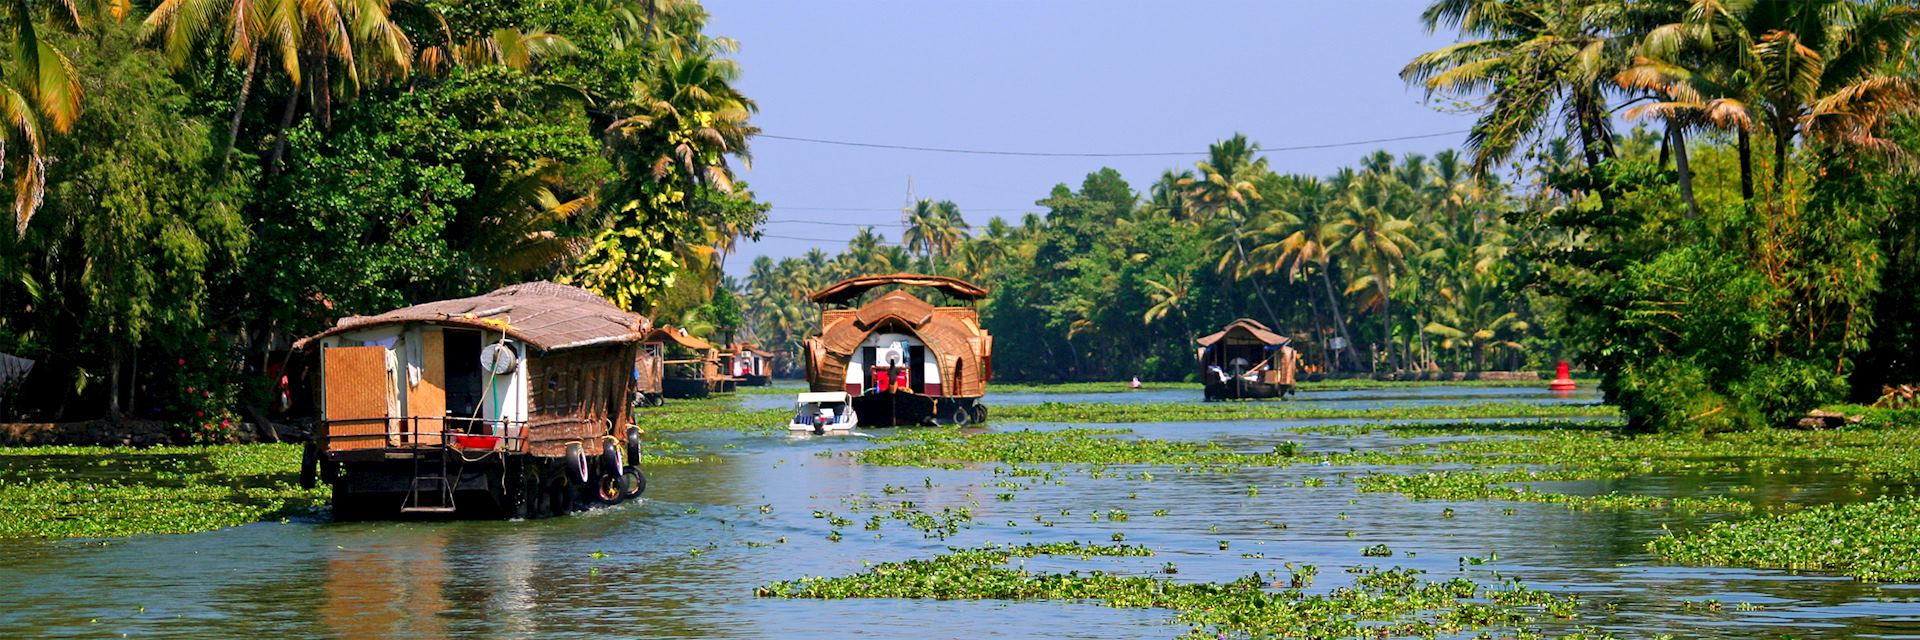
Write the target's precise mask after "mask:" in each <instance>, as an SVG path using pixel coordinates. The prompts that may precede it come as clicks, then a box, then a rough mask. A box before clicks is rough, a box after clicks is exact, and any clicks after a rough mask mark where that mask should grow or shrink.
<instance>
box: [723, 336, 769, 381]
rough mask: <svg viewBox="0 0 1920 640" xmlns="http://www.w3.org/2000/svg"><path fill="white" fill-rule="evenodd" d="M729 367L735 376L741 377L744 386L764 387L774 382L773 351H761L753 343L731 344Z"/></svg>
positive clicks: (728, 350) (728, 359)
mask: <svg viewBox="0 0 1920 640" xmlns="http://www.w3.org/2000/svg"><path fill="white" fill-rule="evenodd" d="M727 352H728V354H730V356H731V357H730V358H727V362H726V364H727V369H728V370H729V371H731V372H732V373H733V377H735V378H738V379H740V386H743V387H764V386H767V385H771V384H773V358H774V356H773V353H772V352H769V351H761V350H760V348H759V347H757V346H754V345H753V344H751V343H746V342H740V343H735V344H732V345H729V346H728V347H727Z"/></svg>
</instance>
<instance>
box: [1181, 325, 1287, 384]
mask: <svg viewBox="0 0 1920 640" xmlns="http://www.w3.org/2000/svg"><path fill="white" fill-rule="evenodd" d="M1195 342H1197V343H1199V344H1200V352H1199V361H1200V381H1201V383H1202V384H1203V386H1204V387H1205V392H1206V398H1207V399H1208V400H1239V399H1247V398H1279V397H1284V396H1286V395H1287V394H1290V393H1293V384H1294V379H1293V376H1294V370H1295V369H1296V368H1298V365H1299V361H1300V353H1299V352H1298V351H1295V350H1294V349H1293V347H1292V346H1291V345H1290V344H1289V343H1290V342H1292V341H1291V340H1288V339H1287V337H1286V336H1283V335H1280V334H1277V333H1274V332H1273V330H1271V329H1268V328H1267V327H1266V325H1263V324H1260V323H1259V322H1256V321H1253V320H1250V319H1247V318H1241V319H1239V320H1235V321H1233V322H1232V323H1229V324H1228V325H1227V326H1226V327H1225V328H1223V329H1221V330H1220V331H1218V332H1215V333H1212V334H1209V335H1206V336H1203V337H1201V338H1200V339H1199V340H1196V341H1195Z"/></svg>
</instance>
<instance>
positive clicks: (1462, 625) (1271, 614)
mask: <svg viewBox="0 0 1920 640" xmlns="http://www.w3.org/2000/svg"><path fill="white" fill-rule="evenodd" d="M1035 555H1066V556H1080V557H1082V558H1093V557H1095V556H1147V555H1152V551H1150V550H1147V549H1145V548H1142V547H1130V546H1126V545H1114V546H1100V545H1088V544H1080V543H1064V544H1053V545H1027V546H1018V547H987V548H982V549H970V550H961V549H956V550H954V551H952V552H951V553H948V554H945V555H940V556H935V557H933V558H929V559H925V560H906V561H902V562H888V563H882V564H878V565H874V566H873V567H871V568H870V569H868V570H867V571H866V572H864V573H860V574H856V575H851V576H844V577H837V578H819V577H809V578H801V579H798V580H788V581H782V582H775V583H773V584H769V585H766V586H763V587H760V588H758V589H756V590H755V594H756V595H758V596H761V597H772V598H819V599H845V598H921V599H934V600H989V599H990V600H1085V601H1094V602H1099V603H1101V604H1104V605H1106V606H1109V607H1117V608H1157V609H1170V610H1174V611H1177V612H1179V613H1178V620H1180V621H1181V622H1184V623H1187V624H1190V625H1192V629H1190V630H1189V631H1188V632H1187V634H1186V636H1185V637H1188V638H1219V637H1280V638H1353V637H1369V638H1393V637H1433V636H1437V635H1441V634H1458V633H1463V632H1467V631H1474V630H1482V629H1499V630H1511V631H1514V632H1515V633H1516V634H1531V633H1532V632H1531V631H1530V630H1529V629H1528V627H1529V626H1530V625H1532V624H1533V623H1535V622H1536V621H1537V620H1538V616H1539V615H1541V614H1545V615H1550V616H1553V617H1556V618H1562V619H1572V618H1575V617H1576V616H1577V614H1576V612H1575V608H1576V606H1577V604H1578V600H1577V599H1575V598H1573V597H1561V596H1556V595H1553V594H1551V593H1546V592H1542V591H1535V590H1532V589H1528V588H1526V587H1525V586H1523V585H1520V584H1518V583H1513V582H1505V583H1501V584H1499V585H1496V586H1486V585H1482V584H1479V583H1475V582H1473V581H1471V580H1468V579H1466V578H1453V579H1451V580H1445V581H1428V580H1424V579H1422V578H1421V577H1420V576H1421V575H1422V572H1420V571H1419V570H1414V569H1401V568H1392V569H1379V568H1356V569H1355V570H1354V571H1353V572H1354V573H1357V574H1358V576H1357V577H1356V578H1355V586H1353V587H1343V588H1339V589H1334V590H1333V591H1331V592H1329V593H1325V594H1307V593H1305V592H1303V591H1302V590H1301V589H1299V588H1297V587H1292V588H1284V589H1281V588H1279V585H1269V584H1268V580H1267V579H1266V578H1265V577H1264V576H1262V575H1260V574H1254V575H1249V576H1246V577H1244V578H1241V579H1239V580H1235V581H1232V582H1227V583H1187V582H1175V581H1173V580H1171V579H1168V578H1165V577H1159V576H1151V575H1135V576H1129V575H1118V574H1113V573H1108V572H1103V571H1092V572H1087V573H1081V572H1078V571H1076V572H1072V573H1065V574H1058V573H1032V572H1029V571H1027V570H1025V569H1023V568H1015V567H1008V566H1005V564H1006V563H1007V562H1008V561H1009V560H1011V559H1014V558H1026V557H1033V556H1035ZM1169 566H1170V565H1169ZM1160 573H1161V574H1162V575H1164V574H1167V573H1171V571H1169V570H1168V568H1167V567H1163V568H1162V569H1161V570H1160ZM1299 575H1300V574H1298V573H1296V574H1295V579H1294V580H1293V583H1294V584H1295V585H1298V584H1299V583H1301V582H1303V581H1302V580H1300V579H1299ZM1307 581H1310V579H1309V580H1307ZM1570 637H1573V636H1570ZM1579 637H1608V636H1604V635H1602V636H1579Z"/></svg>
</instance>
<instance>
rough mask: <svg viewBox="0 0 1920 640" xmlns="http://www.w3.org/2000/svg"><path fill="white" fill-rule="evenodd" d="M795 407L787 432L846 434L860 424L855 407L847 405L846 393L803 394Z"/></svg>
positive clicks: (794, 403)
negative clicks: (854, 410)
mask: <svg viewBox="0 0 1920 640" xmlns="http://www.w3.org/2000/svg"><path fill="white" fill-rule="evenodd" d="M793 405H794V412H793V422H791V423H789V424H788V425H787V430H789V431H792V432H795V433H813V434H824V433H833V432H840V433H844V432H848V431H852V430H853V425H855V424H858V423H859V418H858V417H857V416H855V415H854V414H853V407H852V406H851V405H849V404H847V393H846V392H845V391H827V392H815V393H802V394H800V395H798V396H796V397H795V398H794V400H793Z"/></svg>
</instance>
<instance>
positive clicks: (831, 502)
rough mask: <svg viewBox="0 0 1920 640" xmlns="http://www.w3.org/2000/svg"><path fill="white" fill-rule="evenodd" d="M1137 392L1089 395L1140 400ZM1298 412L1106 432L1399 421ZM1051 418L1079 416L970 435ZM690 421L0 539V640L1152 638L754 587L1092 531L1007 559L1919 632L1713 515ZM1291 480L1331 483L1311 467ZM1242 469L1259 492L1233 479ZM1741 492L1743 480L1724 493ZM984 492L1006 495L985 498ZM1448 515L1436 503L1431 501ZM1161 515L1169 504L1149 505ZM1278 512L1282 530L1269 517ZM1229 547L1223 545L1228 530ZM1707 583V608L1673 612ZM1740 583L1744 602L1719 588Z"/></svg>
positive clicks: (1623, 616) (1809, 630)
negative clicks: (951, 531)
mask: <svg viewBox="0 0 1920 640" xmlns="http://www.w3.org/2000/svg"><path fill="white" fill-rule="evenodd" d="M1490 393H1491V394H1495V395H1500V396H1502V397H1500V398H1497V399H1498V400H1500V401H1540V402H1549V401H1553V402H1558V401H1563V400H1562V399H1560V398H1556V397H1553V396H1550V395H1545V394H1539V393H1537V392H1530V391H1528V390H1524V389H1522V390H1512V391H1509V390H1505V389H1486V388H1447V387H1438V388H1435V387H1422V388H1418V389H1407V390H1382V391H1370V392H1324V394H1325V395H1324V396H1323V397H1314V396H1316V395H1319V394H1313V393H1303V394H1301V396H1300V398H1299V399H1300V401H1302V402H1303V403H1305V402H1313V403H1322V402H1324V403H1328V404H1329V405H1334V406H1344V405H1335V404H1334V403H1348V402H1354V403H1361V405H1360V406H1396V405H1394V404H1393V403H1399V402H1412V401H1422V402H1424V401H1438V402H1461V401H1485V400H1488V398H1485V397H1480V396H1484V395H1488V394H1490ZM1369 394H1371V395H1369ZM1186 395H1188V396H1192V395H1196V394H1194V393H1188V394H1186ZM757 397H759V396H752V395H749V396H743V401H748V402H751V401H754V399H755V398H757ZM1136 398H1138V396H1134V395H1132V394H1111V395H1110V397H1107V398H1104V399H1107V400H1112V401H1142V400H1137V399H1136ZM1054 399H1055V400H1062V399H1064V398H1058V397H1056V398H1054ZM1186 399H1189V400H1191V399H1192V398H1191V397H1189V398H1186ZM994 400H996V401H1001V402H1010V400H1007V399H1000V398H994ZM1145 401H1160V400H1145ZM1587 401H1591V398H1590V397H1589V398H1588V399H1587ZM1369 403H1370V404H1369ZM1316 406H1319V405H1317V404H1316ZM1305 424H1325V422H1311V423H1309V422H1288V421H1240V422H1197V423H1155V424H1121V425H1101V426H1112V427H1118V428H1127V429H1132V430H1133V431H1134V433H1135V436H1136V437H1154V438H1169V439H1211V440H1216V441H1220V442H1223V443H1227V444H1229V446H1234V447H1245V448H1248V449H1256V450H1257V449H1266V448H1269V447H1271V446H1273V445H1274V444H1276V443H1279V442H1283V441H1294V442H1299V443H1301V444H1302V445H1303V447H1305V448H1306V449H1308V450H1339V451H1345V450H1349V449H1361V450H1365V449H1369V448H1391V447H1397V446H1400V445H1404V444H1408V443H1409V442H1412V441H1411V440H1408V439H1404V438H1389V437H1384V436H1377V435H1370V436H1357V437H1347V436H1328V435H1313V434H1303V433H1300V432H1298V431H1297V430H1296V429H1297V428H1298V427H1300V426H1302V425H1305ZM1062 426H1071V425H1023V424H994V425H992V426H991V427H990V428H992V429H999V430H1011V429H1023V428H1035V429H1048V428H1060V427H1062ZM683 440H686V441H688V442H689V443H691V444H693V445H695V446H697V447H700V448H704V449H706V450H708V451H710V452H712V453H714V454H716V456H717V457H716V459H715V460H714V461H711V462H702V463H698V464H686V465H672V466H660V467H655V468H650V469H648V475H649V480H650V482H649V488H648V490H647V494H646V496H647V497H646V499H645V500H642V501H639V502H635V503H629V504H625V505H621V506H618V507H613V508H608V509H603V510H599V511H594V512H590V513H585V514H580V515H576V516H572V517H566V518H557V519H547V520H539V521H531V522H447V523H347V524H335V523H331V522H328V521H327V518H326V517H325V515H324V514H318V515H316V516H314V517H311V518H306V519H298V520H294V521H290V522H285V523H279V522H272V523H260V524H254V525H247V526H242V527H235V528H231V529H226V530H221V531H215V532H210V533H201V534H191V535H166V536H139V537H133V538H121V539H112V540H69V541H60V542H19V541H14V542H9V543H7V545H6V546H5V547H4V548H0V603H4V604H3V605H0V637H9V638H11V637H119V636H121V635H122V634H125V635H128V636H131V637H163V638H164V637H178V638H278V637H289V638H290V637H335V638H375V637H409V638H440V637H524V638H532V637H541V638H547V637H579V638H613V637H648V638H693V637H740V638H843V637H870V638H930V637H932V638H947V637H953V638H959V637H966V638H1011V637H1020V638H1024V637H1067V638H1171V637H1174V636H1177V635H1179V634H1181V633H1183V632H1184V631H1186V626H1185V625H1180V624H1177V623H1174V622H1172V617H1173V613H1172V612H1168V611H1159V610H1130V609H1112V608H1107V607H1103V606H1098V605H1094V604H1087V603H1076V602H1017V603H1011V602H995V601H964V602H936V601H914V600H843V601H818V600H775V599H762V598H755V597H754V596H753V589H754V587H756V586H759V585H762V584H765V583H768V582H771V581H775V580H780V579H789V578H795V577H799V576H803V575H843V574H850V573H856V572H859V571H861V570H862V569H863V565H864V563H867V562H880V561H888V560H901V559H906V558H915V557H926V556H930V555H934V554H937V553H940V552H942V551H944V550H946V549H947V548H948V547H950V546H953V547H971V546H979V545H983V544H988V543H1025V542H1052V541H1085V542H1098V543H1105V542H1107V541H1108V540H1109V538H1110V537H1111V536H1112V535H1113V534H1115V533H1121V534H1124V535H1125V538H1126V541H1127V542H1128V543H1130V544H1143V545H1146V546H1149V547H1151V548H1153V549H1155V550H1156V551H1157V552H1158V555H1157V556H1156V557H1152V558H1100V559H1094V560H1089V561H1082V560H1078V559H1057V558H1039V559H1032V560H1028V561H1026V564H1027V566H1028V567H1030V568H1034V569H1041V570H1069V569H1089V568H1097V569H1103V570H1108V571H1118V572H1128V573H1142V574H1147V573H1157V572H1158V570H1159V568H1160V567H1161V565H1163V564H1165V563H1168V562H1172V563H1176V564H1177V565H1178V567H1179V570H1180V571H1179V573H1178V575H1177V576H1175V577H1177V578H1178V579H1180V580H1195V581H1216V580H1218V581H1224V580H1231V579H1234V578H1237V577H1240V576H1244V575H1247V574H1250V573H1253V572H1256V571H1260V572H1275V573H1278V574H1280V575H1285V569H1284V568H1283V564H1284V563H1286V562H1294V563H1305V564H1314V565H1318V566H1319V567H1320V573H1319V576H1318V578H1317V579H1316V581H1315V583H1314V586H1313V589H1314V590H1328V589H1332V588H1335V587H1338V586H1343V585H1346V584H1349V582H1348V580H1349V578H1350V576H1349V575H1348V574H1346V573H1345V572H1344V571H1343V569H1344V568H1346V567H1350V566H1372V565H1380V566H1392V565H1399V566H1403V567H1413V568H1419V569H1424V570H1426V571H1428V572H1429V575H1428V577H1429V578H1433V579H1446V578H1448V577H1452V576H1455V575H1461V574H1463V573H1464V574H1465V575H1468V576H1469V577H1474V578H1479V579H1482V580H1483V581H1492V580H1493V579H1494V578H1493V576H1494V575H1495V574H1496V573H1497V574H1498V575H1503V576H1510V577H1515V578H1519V579H1520V580H1522V581H1524V582H1526V583H1527V584H1529V585H1530V586H1533V587H1536V588H1541V589H1548V590H1553V591H1558V592H1562V593H1579V594H1581V595H1582V597H1583V599H1584V601H1585V603H1584V604H1583V605H1582V607H1581V614H1582V618H1581V619H1579V620H1577V621H1575V624H1579V625H1595V626H1599V627H1601V628H1604V629H1606V630H1609V631H1612V632H1614V633H1616V634H1619V635H1621V636H1623V637H1646V636H1653V635H1657V634H1660V633H1673V634H1676V635H1677V636H1679V637H1710V638H1747V637H1756V636H1766V637H1775V636H1781V635H1790V636H1793V637H1803V638H1852V637H1883V638H1897V637H1920V600H1917V599H1920V588H1914V587H1912V586H1906V585H1870V584H1863V583H1858V582H1855V581H1853V580H1850V579H1847V578H1843V577H1835V576H1822V575H1810V574H1809V575H1792V574H1789V573H1786V572H1781V571H1764V570H1744V569H1710V568H1688V567H1673V566H1665V565H1662V564H1661V563H1659V562H1658V561H1657V560H1656V559H1655V558H1653V557H1650V556H1649V555H1648V554H1647V553H1646V551H1645V550H1644V548H1643V545H1644V544H1645V543H1646V542H1647V541H1648V540H1650V539H1652V538H1654V537H1656V536H1658V535H1661V533H1662V527H1663V526H1665V527H1672V528H1676V529H1678V528H1685V527H1694V526H1700V525H1701V524H1703V523H1704V522H1706V521H1708V520H1710V519H1711V516H1706V517H1687V516H1678V515H1673V514H1668V513H1665V512H1648V511H1586V512H1582V511H1570V510H1568V509H1566V508H1565V507H1562V506H1556V505H1547V504H1533V503H1507V502H1439V501H1432V502H1421V501H1411V500H1408V499H1406V498H1404V497H1401V496H1398V495H1394V494H1369V493H1360V492H1358V491H1356V490H1354V488H1353V487H1352V486H1351V484H1350V483H1348V482H1347V481H1346V480H1345V477H1346V476H1345V474H1348V473H1355V472H1359V471H1360V470H1358V469H1342V468H1337V467H1327V466H1315V465H1300V466H1294V467H1289V468H1279V469H1264V468H1263V469H1249V470H1244V471H1238V472H1232V473H1193V474H1188V473H1179V472H1176V471H1173V470H1170V469H1153V468H1145V467H1143V468H1126V467H1112V468H1109V469H1107V470H1106V471H1105V472H1103V473H1102V474H1100V476H1099V477H1093V476H1092V475H1090V474H1088V473H1085V472H1084V470H1077V469H1074V468H1071V467H1069V468H1066V469H1063V470H1061V471H1060V472H1058V473H1056V474H1055V479H1054V480H1052V481H1037V480H1038V479H1036V478H1017V479H1016V478H1009V477H1006V476H1004V475H996V474H995V473H994V469H995V468H996V467H1001V466H1002V465H979V466H977V467H974V468H968V469H958V470H940V469H915V468H894V467H875V466H867V465H862V464H858V463H855V462H853V461H852V460H851V459H850V458H848V457H846V456H845V455H843V454H844V452H846V451H849V450H852V449H855V448H859V447H864V446H871V442H872V441H871V440H870V439H866V438H860V437H832V438H791V437H788V436H785V435H769V434H766V433H739V432H731V431H725V432H707V433H697V434H689V435H687V436H685V437H684V438H683ZM1377 469H1378V468H1375V469H1373V470H1377ZM1142 471H1152V472H1153V475H1152V479H1151V480H1142V479H1138V478H1137V477H1136V478H1135V479H1129V476H1130V475H1133V474H1137V473H1138V472H1142ZM1309 480H1317V481H1320V482H1323V483H1324V486H1318V487H1309V486H1303V485H1307V484H1311V483H1310V482H1308V481H1309ZM1015 485H1018V488H1015ZM1249 485H1257V486H1258V487H1260V488H1261V490H1260V491H1259V492H1258V494H1257V495H1249V492H1248V491H1247V487H1248V486H1249ZM1847 485H1848V482H1847V480H1846V479H1845V478H1834V477H1822V476H1819V475H1818V474H1809V475H1803V476H1781V475H1755V476H1752V477H1746V476H1737V475H1730V476H1707V477H1701V476H1687V477H1639V478H1633V479H1629V480H1618V481H1607V482H1567V483H1554V484H1553V485H1552V486H1551V489H1553V490H1560V491H1569V492H1592V493H1604V492H1607V491H1612V490H1619V491H1624V492H1633V493H1642V494H1652V495H1682V494H1684V495H1714V494H1730V495H1735V496H1737V497H1740V498H1743V499H1751V500H1757V501H1764V502H1767V503H1774V504H1777V503H1788V502H1794V503H1806V504H1813V503H1820V502H1832V501H1840V500H1857V499H1861V497H1860V496H1857V495H1855V494H1854V493H1853V492H1851V491H1850V490H1848V488H1847ZM1538 486H1540V488H1543V489H1545V488H1549V487H1547V486H1544V485H1538ZM1736 486H1751V487H1754V489H1755V490H1754V491H1752V492H1750V493H1747V492H1741V493H1731V490H1732V488H1733V487H1736ZM889 491H891V492H892V493H891V494H889V493H888V492H889ZM1001 493H1010V494H1012V496H1011V497H1012V499H1011V500H1001V499H999V498H997V495H998V494H1001ZM859 496H865V498H858V497H859ZM902 500H911V501H913V502H914V503H916V506H917V507H918V508H919V509H921V510H922V511H926V512H933V513H938V512H939V511H940V510H941V509H942V508H946V507H953V508H959V507H966V508H969V509H971V512H972V514H973V520H972V521H971V522H970V523H969V524H968V525H967V526H965V527H963V528H962V529H960V530H959V531H958V533H957V534H955V535H953V536H952V537H949V538H947V539H945V540H941V539H938V538H930V537H927V535H926V534H923V532H921V531H919V530H916V529H914V528H911V527H909V526H906V525H905V524H903V523H902V522H899V521H894V520H887V521H884V522H883V523H882V524H881V526H880V529H879V530H878V531H870V530H866V529H865V528H864V527H863V524H864V523H865V521H866V518H867V517H868V516H869V515H871V514H872V513H873V512H874V510H873V509H871V508H869V509H867V510H864V511H861V512H859V513H853V512H852V510H853V508H854V507H855V506H857V505H856V503H859V502H869V501H870V502H881V503H897V502H898V501H902ZM1447 508H1452V509H1453V510H1454V511H1455V514H1454V516H1453V517H1451V518H1443V517H1441V512H1442V510H1443V509H1447ZM1110 509H1123V510H1125V511H1126V512H1128V513H1129V514H1130V516H1131V517H1130V518H1128V519H1127V520H1125V521H1122V522H1113V521H1110V520H1108V519H1106V518H1100V519H1098V520H1096V519H1094V518H1093V517H1092V515H1091V513H1092V512H1094V511H1101V512H1105V511H1107V510H1110ZM1157 509H1167V514H1166V515H1165V516H1154V515H1151V513H1152V512H1154V511H1155V510H1157ZM815 511H823V512H827V511H830V512H834V513H835V514H838V515H843V516H845V517H848V518H851V519H853V520H855V524H853V525H851V526H843V527H838V528H837V529H838V530H839V531H840V532H841V533H842V535H843V536H844V538H843V539H842V540H840V541H837V542H836V541H832V540H829V539H828V534H829V532H830V531H833V530H835V529H836V527H834V526H833V525H832V524H831V523H830V521H829V520H827V519H824V518H816V517H814V512H815ZM1037 520H1043V521H1045V522H1050V523H1052V526H1045V525H1044V524H1043V523H1042V522H1039V521H1037ZM1281 523H1284V524H1285V525H1286V527H1285V528H1278V527H1277V526H1276V525H1277V524H1281ZM1221 541H1226V542H1228V543H1230V546H1231V550H1229V551H1222V550H1220V549H1219V543H1220V542H1221ZM1374 544H1386V545H1388V546H1389V547H1390V548H1391V549H1392V550H1393V552H1394V554H1395V557H1393V558H1368V557H1363V556H1362V555H1361V552H1360V551H1361V549H1362V548H1363V547H1367V546H1370V545H1374ZM1490 553H1497V554H1498V559H1497V560H1495V561H1491V562H1488V563H1486V564H1484V565H1477V566H1463V564H1462V563H1461V562H1460V560H1459V559H1460V558H1462V557H1465V556H1480V557H1484V556H1487V555H1489V554H1490ZM1243 554H1257V555H1259V556H1264V557H1256V558H1249V557H1243ZM1707 600H1718V601H1719V602H1721V603H1724V606H1723V607H1720V608H1719V609H1718V610H1710V609H1709V608H1707V607H1698V606H1694V607H1689V606H1686V605H1685V602H1686V601H1694V602H1705V601H1707ZM1742 602H1744V603H1748V604H1749V605H1752V606H1749V607H1739V606H1736V603H1742ZM1742 609H1746V610H1742ZM1555 629H1556V628H1554V627H1550V628H1549V630H1555ZM1559 630H1564V629H1559Z"/></svg>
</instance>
